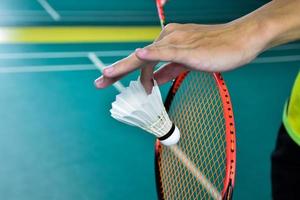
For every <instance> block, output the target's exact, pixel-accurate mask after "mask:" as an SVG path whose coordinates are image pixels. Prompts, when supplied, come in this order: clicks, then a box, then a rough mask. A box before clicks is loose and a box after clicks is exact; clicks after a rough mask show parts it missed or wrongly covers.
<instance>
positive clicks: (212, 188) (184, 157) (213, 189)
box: [170, 145, 222, 200]
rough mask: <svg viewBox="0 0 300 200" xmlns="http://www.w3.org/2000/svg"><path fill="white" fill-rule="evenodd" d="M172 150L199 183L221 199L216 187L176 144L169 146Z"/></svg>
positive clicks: (214, 197) (212, 195) (216, 198)
mask: <svg viewBox="0 0 300 200" xmlns="http://www.w3.org/2000/svg"><path fill="white" fill-rule="evenodd" d="M170 149H171V150H172V152H173V153H174V154H175V155H176V156H177V158H178V159H179V160H180V161H181V163H182V164H183V165H184V166H185V167H186V168H187V169H188V170H189V171H190V172H191V173H192V174H193V175H194V177H195V178H196V179H197V180H198V181H199V183H200V184H201V185H202V186H203V187H204V188H205V189H206V191H208V192H209V194H210V195H211V197H212V198H213V199H215V200H221V199H222V195H221V193H220V192H219V191H218V189H217V188H216V187H215V186H214V185H213V184H212V183H211V182H210V181H209V180H208V179H207V178H206V177H205V175H204V174H202V172H201V171H199V170H198V169H197V167H196V166H195V164H194V163H193V162H192V161H191V160H189V158H188V156H187V155H186V154H185V153H184V152H182V151H181V150H180V149H179V147H178V146H177V145H173V146H171V147H170Z"/></svg>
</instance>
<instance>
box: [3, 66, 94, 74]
mask: <svg viewBox="0 0 300 200" xmlns="http://www.w3.org/2000/svg"><path fill="white" fill-rule="evenodd" d="M87 70H95V66H94V65H91V64H90V65H43V66H21V67H0V74H9V73H33V72H59V71H87Z"/></svg>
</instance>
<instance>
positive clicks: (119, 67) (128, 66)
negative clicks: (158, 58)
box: [103, 53, 147, 78]
mask: <svg viewBox="0 0 300 200" xmlns="http://www.w3.org/2000/svg"><path fill="white" fill-rule="evenodd" d="M145 64H147V61H143V60H140V59H139V58H138V57H137V56H136V55H135V53H132V54H131V55H129V56H128V57H126V58H124V59H122V60H120V61H118V62H116V63H114V64H112V65H111V66H109V67H107V68H105V69H104V70H103V75H104V76H105V77H107V78H115V77H119V76H124V75H126V74H128V73H130V72H132V71H134V70H136V69H138V68H140V67H141V66H142V65H145Z"/></svg>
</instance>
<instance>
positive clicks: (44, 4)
mask: <svg viewBox="0 0 300 200" xmlns="http://www.w3.org/2000/svg"><path fill="white" fill-rule="evenodd" d="M37 1H38V2H39V3H40V4H41V6H42V7H43V8H44V9H45V10H46V12H47V13H48V14H49V15H50V16H51V17H52V19H53V20H54V21H59V20H60V19H61V17H60V15H59V14H58V12H57V11H56V10H54V8H53V7H52V6H51V5H50V4H49V3H48V2H47V0H37Z"/></svg>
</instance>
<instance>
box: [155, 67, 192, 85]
mask: <svg viewBox="0 0 300 200" xmlns="http://www.w3.org/2000/svg"><path fill="white" fill-rule="evenodd" d="M186 70H187V69H186V68H185V67H184V66H183V65H182V64H178V63H168V64H165V65H163V66H162V67H160V68H159V69H158V70H157V71H156V72H155V73H154V79H155V80H156V81H157V84H159V85H161V84H164V83H167V82H169V81H171V80H173V79H175V78H176V77H177V76H178V75H179V74H181V73H182V72H184V71H186Z"/></svg>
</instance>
